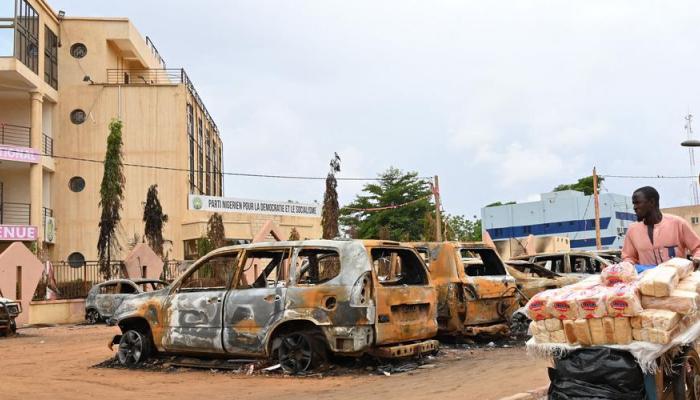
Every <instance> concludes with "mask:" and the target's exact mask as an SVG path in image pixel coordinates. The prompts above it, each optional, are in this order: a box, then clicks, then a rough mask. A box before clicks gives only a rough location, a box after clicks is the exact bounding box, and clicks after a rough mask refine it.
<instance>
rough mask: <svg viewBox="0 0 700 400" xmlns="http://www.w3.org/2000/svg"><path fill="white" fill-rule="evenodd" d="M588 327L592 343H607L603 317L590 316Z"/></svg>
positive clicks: (596, 344) (595, 344)
mask: <svg viewBox="0 0 700 400" xmlns="http://www.w3.org/2000/svg"><path fill="white" fill-rule="evenodd" d="M588 329H589V330H590V332H591V344H593V345H594V346H598V345H603V344H607V342H606V340H605V330H604V329H603V319H602V318H590V319H589V320H588ZM611 344H612V342H611Z"/></svg>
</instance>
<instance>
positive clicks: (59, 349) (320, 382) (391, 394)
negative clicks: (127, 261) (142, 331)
mask: <svg viewBox="0 0 700 400" xmlns="http://www.w3.org/2000/svg"><path fill="white" fill-rule="evenodd" d="M117 331H118V330H117V329H116V328H114V327H106V326H63V327H51V328H28V329H22V330H20V335H19V336H16V337H11V338H0V364H1V365H2V374H0V388H2V390H1V391H0V399H3V400H15V399H17V400H25V399H52V400H61V399H71V400H73V399H91V400H94V399H106V398H115V399H128V398H130V397H131V396H138V398H143V399H191V398H206V399H207V400H216V399H231V398H232V396H235V397H242V398H245V399H266V400H267V399H271V398H274V399H298V398H318V399H382V398H383V399H388V398H398V399H401V400H412V399H424V398H439V399H441V400H450V399H484V400H486V399H498V398H501V397H504V396H509V395H512V394H514V393H517V392H523V391H526V390H530V389H534V388H537V387H540V386H543V385H546V384H547V383H548V379H547V372H546V364H545V363H544V362H542V361H539V360H533V359H531V358H529V357H528V356H527V355H526V354H525V350H524V348H523V347H517V348H476V349H454V348H448V349H446V350H444V351H442V352H441V354H440V355H439V356H438V357H437V358H436V359H435V360H434V362H433V363H432V364H433V365H434V367H429V368H422V369H416V370H413V371H409V372H404V373H398V374H392V375H391V376H383V375H372V374H370V373H369V372H367V373H364V372H363V371H361V370H359V371H356V372H355V373H353V374H350V375H345V376H326V377H320V378H319V377H285V376H282V375H278V374H275V375H271V376H266V375H257V374H256V375H251V376H247V375H241V374H234V373H230V372H228V373H227V372H213V371H209V370H200V369H188V368H177V369H173V370H172V371H163V370H161V371H149V370H125V369H111V368H94V367H93V366H94V365H96V364H99V363H101V362H103V361H105V360H107V359H109V358H110V357H111V356H112V355H113V354H112V353H111V352H110V351H109V349H108V348H107V342H108V341H109V340H110V339H111V337H112V336H113V335H114V334H115V333H117ZM204 396H206V397H204ZM307 396H308V397H307ZM133 398H136V397H133Z"/></svg>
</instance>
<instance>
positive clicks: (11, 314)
mask: <svg viewBox="0 0 700 400" xmlns="http://www.w3.org/2000/svg"><path fill="white" fill-rule="evenodd" d="M21 312H22V304H21V303H20V302H18V301H14V300H11V299H7V298H5V297H3V295H2V291H0V335H5V336H7V335H13V334H14V333H15V332H16V331H17V323H16V322H15V318H17V316H18V315H19V314H20V313H21Z"/></svg>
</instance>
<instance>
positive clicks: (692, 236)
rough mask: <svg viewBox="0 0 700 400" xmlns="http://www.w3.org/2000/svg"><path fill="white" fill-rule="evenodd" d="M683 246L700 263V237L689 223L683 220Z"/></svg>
mask: <svg viewBox="0 0 700 400" xmlns="http://www.w3.org/2000/svg"><path fill="white" fill-rule="evenodd" d="M680 223H681V240H680V241H681V244H682V245H683V247H685V248H686V249H687V250H688V252H690V255H691V257H692V258H693V260H694V261H695V263H696V266H697V264H698V261H700V236H698V234H697V233H695V231H694V230H693V228H692V227H691V226H690V224H689V223H688V221H686V220H681V221H680Z"/></svg>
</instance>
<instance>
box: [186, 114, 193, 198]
mask: <svg viewBox="0 0 700 400" xmlns="http://www.w3.org/2000/svg"><path fill="white" fill-rule="evenodd" d="M187 137H188V138H189V140H190V193H192V194H194V116H193V115H192V104H188V105H187Z"/></svg>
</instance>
